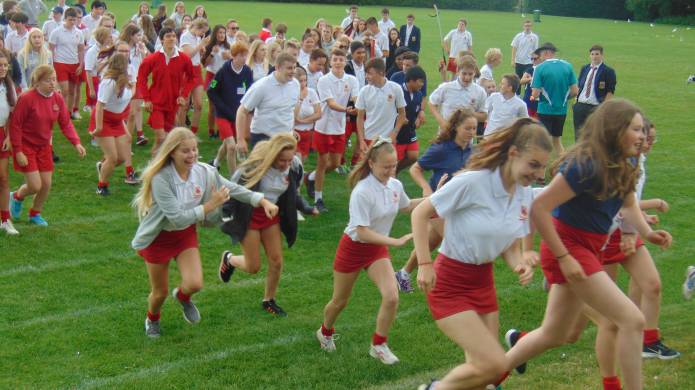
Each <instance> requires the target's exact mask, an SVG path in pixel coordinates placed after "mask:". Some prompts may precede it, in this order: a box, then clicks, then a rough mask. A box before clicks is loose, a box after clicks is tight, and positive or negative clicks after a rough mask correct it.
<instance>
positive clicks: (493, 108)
mask: <svg viewBox="0 0 695 390" xmlns="http://www.w3.org/2000/svg"><path fill="white" fill-rule="evenodd" d="M517 89H519V77H517V76H516V75H515V74H513V73H512V74H505V75H504V76H502V81H500V91H499V92H495V93H493V94H492V95H490V97H488V98H487V101H486V102H485V108H486V109H487V116H488V120H487V126H486V127H485V133H484V136H485V137H487V136H489V135H490V134H492V133H494V132H496V131H498V130H499V129H501V128H503V127H507V126H509V125H511V124H512V123H514V121H515V120H517V119H519V118H528V109H527V108H526V103H524V101H523V100H521V98H520V97H518V96H516V94H515V93H514V91H516V90H517Z"/></svg>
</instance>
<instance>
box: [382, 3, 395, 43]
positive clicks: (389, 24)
mask: <svg viewBox="0 0 695 390" xmlns="http://www.w3.org/2000/svg"><path fill="white" fill-rule="evenodd" d="M392 28H396V23H394V22H393V20H391V17H390V12H389V9H388V8H384V9H382V10H381V20H380V21H379V31H381V33H382V34H384V35H386V36H387V37H388V36H389V30H390V29H392Z"/></svg>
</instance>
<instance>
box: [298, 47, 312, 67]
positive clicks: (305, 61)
mask: <svg viewBox="0 0 695 390" xmlns="http://www.w3.org/2000/svg"><path fill="white" fill-rule="evenodd" d="M310 58H311V53H307V52H305V51H304V49H299V55H298V56H297V62H298V63H299V65H301V66H302V68H304V69H306V66H307V65H309V59H310Z"/></svg>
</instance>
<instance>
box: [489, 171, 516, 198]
mask: <svg viewBox="0 0 695 390" xmlns="http://www.w3.org/2000/svg"><path fill="white" fill-rule="evenodd" d="M491 180H492V195H493V196H494V197H495V198H505V197H506V198H508V197H509V196H510V195H509V193H508V192H507V190H505V189H504V183H502V169H501V167H497V168H496V169H495V170H494V171H493V172H492V178H491ZM520 187H521V186H520V185H519V184H518V183H516V184H515V185H514V195H516V194H518V193H519V191H521V189H520ZM512 196H513V195H512Z"/></svg>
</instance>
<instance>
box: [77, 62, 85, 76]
mask: <svg viewBox="0 0 695 390" xmlns="http://www.w3.org/2000/svg"><path fill="white" fill-rule="evenodd" d="M82 69H84V65H83V64H80V65H78V66H77V69H75V75H76V76H79V75H81V74H82Z"/></svg>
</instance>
